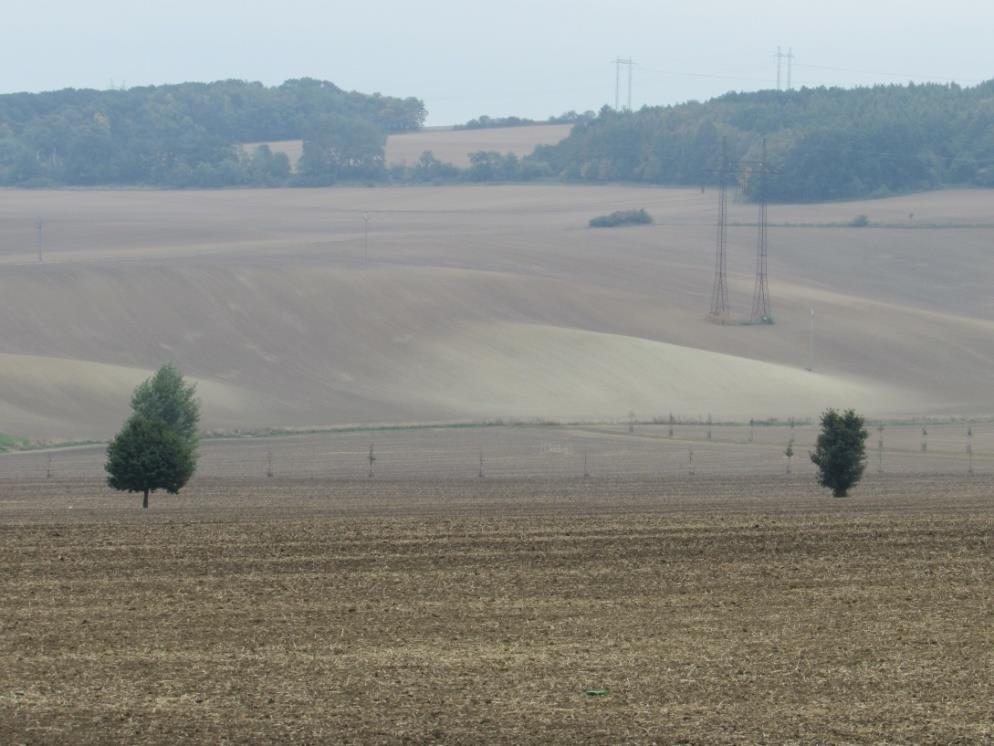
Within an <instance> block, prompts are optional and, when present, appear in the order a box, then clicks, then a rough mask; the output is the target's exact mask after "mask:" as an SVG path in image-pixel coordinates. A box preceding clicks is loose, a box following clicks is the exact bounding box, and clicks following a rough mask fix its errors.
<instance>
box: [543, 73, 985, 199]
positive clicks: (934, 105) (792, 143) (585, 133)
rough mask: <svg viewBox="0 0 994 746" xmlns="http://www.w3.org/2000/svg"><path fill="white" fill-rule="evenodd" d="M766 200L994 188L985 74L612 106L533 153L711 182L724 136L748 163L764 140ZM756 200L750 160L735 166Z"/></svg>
mask: <svg viewBox="0 0 994 746" xmlns="http://www.w3.org/2000/svg"><path fill="white" fill-rule="evenodd" d="M764 139H765V140H766V141H767V148H768V154H769V155H768V160H769V163H770V165H771V167H772V168H774V169H776V170H777V173H776V174H774V175H772V176H771V177H769V179H768V182H767V187H766V189H767V194H768V196H769V197H770V198H771V199H773V200H778V201H787V202H804V201H818V200H831V199H843V198H856V197H868V196H883V195H887V194H892V193H896V192H907V191H913V190H919V189H930V188H935V187H939V186H948V185H974V186H994V81H989V82H987V83H984V84H981V85H979V86H976V87H973V88H961V87H959V86H956V85H948V86H947V85H934V84H928V85H913V84H912V85H908V86H877V87H872V88H857V89H848V90H846V89H839V88H810V89H809V88H804V89H801V90H796V91H760V92H757V93H729V94H727V95H725V96H721V97H719V98H716V99H713V100H711V101H708V102H706V103H696V102H692V103H686V104H681V105H678V106H667V107H653V108H648V107H647V108H643V109H642V110H640V111H637V112H616V111H614V110H612V109H609V108H607V107H605V108H604V109H602V110H601V112H600V114H599V116H598V117H597V118H596V119H594V120H592V121H589V122H579V123H578V124H577V125H576V126H574V128H573V130H572V133H571V134H570V136H569V137H568V138H567V139H566V140H564V141H563V142H562V143H560V144H558V145H549V146H542V147H540V148H538V149H537V150H536V152H535V153H534V154H533V156H532V157H531V160H532V161H533V162H534V163H535V164H536V165H537V166H539V167H541V168H542V169H543V170H545V171H547V172H548V173H550V174H552V175H554V176H558V177H560V178H563V179H567V180H576V181H636V182H647V183H652V184H672V185H701V184H705V183H708V184H713V183H715V182H716V181H717V180H718V178H719V177H718V173H719V172H720V170H721V159H722V143H723V142H724V143H726V147H727V150H728V154H729V158H730V160H731V162H732V163H733V164H735V163H736V162H746V163H750V162H751V163H753V164H754V163H755V162H757V161H759V160H760V159H761V153H762V143H763V140H764ZM733 171H734V175H733V177H732V178H733V179H738V180H739V182H740V183H741V185H742V186H743V188H744V189H745V190H746V193H747V194H749V195H751V196H753V197H755V196H756V193H757V192H758V190H759V181H760V180H759V178H758V174H757V171H758V169H756V168H755V166H752V167H749V166H746V165H744V164H743V165H742V166H741V167H739V166H734V167H733Z"/></svg>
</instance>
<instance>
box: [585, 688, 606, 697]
mask: <svg viewBox="0 0 994 746" xmlns="http://www.w3.org/2000/svg"><path fill="white" fill-rule="evenodd" d="M584 694H586V695H587V696H588V697H606V696H607V694H608V690H607V689H588V690H587V691H585V692H584Z"/></svg>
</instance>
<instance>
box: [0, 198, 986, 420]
mask: <svg viewBox="0 0 994 746" xmlns="http://www.w3.org/2000/svg"><path fill="white" fill-rule="evenodd" d="M0 196H2V199H0V268H2V273H0V292H2V294H3V298H4V303H5V313H4V314H3V315H2V316H0V431H3V432H8V433H12V434H15V435H22V436H28V437H37V438H100V439H103V438H108V437H109V436H110V435H111V434H112V433H113V432H114V431H115V430H116V429H117V428H118V427H119V425H120V423H121V421H122V420H123V418H124V417H125V416H126V413H127V398H128V395H129V392H130V390H131V388H132V387H133V386H134V384H135V383H137V382H138V381H139V380H141V378H142V377H144V376H146V375H148V374H149V372H150V371H151V370H153V369H154V368H155V367H157V366H158V365H159V364H161V363H162V362H164V361H165V360H168V359H171V360H173V361H174V362H176V363H177V364H178V365H180V367H182V368H183V370H184V371H186V372H187V373H188V374H189V375H191V376H193V377H195V378H196V379H197V380H198V381H199V382H200V386H201V391H202V394H203V400H204V415H205V416H204V425H205V426H206V427H208V428H223V429H230V428H242V429H251V428H260V427H267V426H327V425H340V424H349V423H390V422H392V423H396V422H439V421H480V420H484V419H489V418H496V417H502V418H505V419H519V420H525V421H527V420H530V419H533V418H547V419H553V420H561V421H570V420H603V419H611V420H618V419H622V418H624V417H625V416H626V414H627V412H628V411H630V410H634V411H635V412H636V413H637V414H638V416H639V417H640V418H642V419H648V418H651V417H654V416H665V415H667V413H669V412H673V413H674V414H676V415H677V416H678V417H682V418H690V417H705V416H706V415H707V414H708V413H712V414H713V415H714V417H715V419H717V420H737V421H739V422H742V421H748V419H749V418H751V417H756V418H769V417H779V418H780V419H782V420H785V419H786V418H787V417H790V416H793V417H797V418H804V419H813V418H815V417H816V416H817V415H818V413H819V412H820V411H821V410H822V409H823V408H824V407H826V406H841V407H846V406H853V407H856V408H857V409H859V410H860V411H862V412H865V413H866V414H868V415H869V416H873V417H887V418H908V417H921V416H934V417H946V416H951V415H953V416H970V417H977V416H990V415H991V414H994V411H992V410H994V406H992V404H991V401H992V400H991V396H990V391H991V388H990V381H991V374H990V371H991V370H992V369H994V300H992V295H991V293H990V288H991V287H992V286H994V263H992V262H991V260H990V256H991V255H990V252H991V248H990V247H991V246H992V245H994V228H992V227H991V223H992V219H991V215H994V192H987V191H974V192H966V191H959V192H942V193H935V194H923V195H912V196H906V197H901V198H895V199H887V200H878V201H871V202H861V203H849V204H832V205H806V206H793V207H785V206H776V205H775V206H772V207H771V208H770V219H771V221H772V222H773V223H774V224H775V225H774V227H773V228H771V234H770V277H771V281H770V285H771V292H772V298H773V304H774V305H773V310H774V315H775V317H776V320H777V323H776V325H774V326H772V327H748V326H745V327H743V326H725V327H720V326H715V325H712V324H709V323H707V321H706V320H705V318H704V316H705V314H706V311H707V308H708V304H709V297H710V292H711V279H712V268H713V241H714V226H713V220H714V212H715V196H714V194H713V193H701V192H700V191H698V190H678V189H654V188H635V187H624V186H597V187H581V186H496V187H440V188H432V187H426V188H417V189H415V188H403V189H379V188H376V189H327V190H324V189H322V190H232V191H215V192H155V191H126V190H119V191H68V190H67V191H49V192H46V191H30V192H26V191H5V192H3V193H2V195H0ZM637 207H645V208H646V209H647V210H649V212H650V213H652V214H653V215H654V216H655V218H656V220H657V223H656V224H655V225H653V226H646V227H638V228H628V229H619V230H600V231H598V230H591V229H588V228H587V227H586V223H587V220H588V219H589V218H590V217H592V216H594V215H598V214H602V213H605V212H609V211H612V210H616V209H627V208H637ZM364 213H365V214H368V215H369V216H370V222H369V241H368V260H367V259H366V258H365V252H364V250H363V230H362V228H363V221H362V215H363V214H364ZM731 213H732V215H731V217H732V221H733V222H734V223H737V224H739V225H736V226H733V227H732V228H731V229H730V233H729V236H730V259H729V268H730V281H731V302H732V304H733V309H734V310H735V312H736V313H737V314H739V315H740V316H742V315H746V314H747V313H748V308H749V306H750V300H751V293H752V287H753V279H752V272H753V254H754V239H755V236H754V228H753V227H751V226H749V225H747V224H748V223H749V222H750V221H752V220H753V213H754V210H753V208H752V207H750V206H748V205H741V204H735V205H733V207H732V210H731ZM860 213H865V214H867V215H868V216H869V217H870V219H871V220H872V221H875V222H879V223H884V224H887V225H888V226H890V227H879V228H868V229H845V228H838V227H817V225H820V224H825V223H838V222H845V221H847V220H849V219H851V218H852V217H853V216H855V215H857V214H860ZM911 213H914V219H911V218H909V215H910V214H911ZM39 215H41V216H43V217H44V218H45V220H46V222H45V228H44V234H43V239H44V250H45V261H44V262H43V263H40V264H39V263H38V262H37V261H36V248H37V247H36V233H35V230H34V221H35V219H36V218H37V217H38V216H39ZM785 224H791V226H792V227H776V226H777V225H785ZM811 306H814V307H815V309H816V313H817V318H816V321H817V342H816V354H815V370H814V372H813V373H811V372H808V371H805V370H804V366H805V365H806V364H807V362H808V329H809V316H808V309H809V307H811Z"/></svg>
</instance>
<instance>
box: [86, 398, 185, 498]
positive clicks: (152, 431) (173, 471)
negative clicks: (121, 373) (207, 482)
mask: <svg viewBox="0 0 994 746" xmlns="http://www.w3.org/2000/svg"><path fill="white" fill-rule="evenodd" d="M104 468H105V469H106V470H107V484H108V485H110V486H111V487H113V488H114V489H115V490H122V491H127V492H141V493H143V497H142V509H143V510H148V495H149V493H150V492H155V491H156V490H165V491H166V492H169V493H170V494H173V495H175V494H176V493H177V492H179V490H180V488H181V487H183V485H185V484H186V483H187V482H188V481H189V479H190V477H191V476H193V471H194V469H195V468H196V454H195V452H194V449H193V448H192V447H191V446H190V444H189V443H187V442H186V441H184V440H183V439H182V438H180V437H179V436H178V435H177V434H176V433H175V432H173V431H172V430H170V429H169V428H168V427H166V425H165V424H164V423H163V422H162V421H161V420H150V419H148V418H147V417H142V416H140V415H133V416H132V417H131V418H130V419H129V420H128V421H127V422H126V423H125V424H124V427H123V428H122V429H121V432H119V433H118V434H117V435H116V436H115V438H114V440H113V441H111V444H110V445H109V446H108V447H107V464H106V466H105V467H104Z"/></svg>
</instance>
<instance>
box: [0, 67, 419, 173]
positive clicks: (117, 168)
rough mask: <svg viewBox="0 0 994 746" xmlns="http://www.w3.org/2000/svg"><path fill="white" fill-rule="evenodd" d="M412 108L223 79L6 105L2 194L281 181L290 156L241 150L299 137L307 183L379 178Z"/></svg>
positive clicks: (327, 90)
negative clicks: (16, 188)
mask: <svg viewBox="0 0 994 746" xmlns="http://www.w3.org/2000/svg"><path fill="white" fill-rule="evenodd" d="M425 116H426V111H425V107H424V104H423V103H422V102H421V101H420V100H418V99H415V98H405V99H400V98H393V97H388V96H381V95H379V94H374V95H365V94H361V93H356V92H347V91H344V90H342V89H340V88H338V87H337V86H335V85H333V84H332V83H329V82H327V81H321V80H313V79H308V78H305V79H300V80H288V81H286V82H285V83H283V84H282V85H279V86H275V87H267V86H264V85H262V84H261V83H250V82H245V81H240V80H226V81H219V82H215V83H183V84H179V85H163V86H147V87H139V88H130V89H127V90H107V91H97V90H76V89H66V90H62V91H52V92H48V93H37V94H32V93H16V94H7V95H2V96H0V184H3V185H21V186H44V185H97V184H121V185H151V186H178V187H187V186H198V187H215V186H228V185H238V184H260V185H266V184H274V183H285V182H286V181H287V180H288V179H289V178H290V175H291V174H290V172H291V169H290V164H289V162H288V160H287V159H286V156H284V155H282V154H274V153H272V152H270V151H269V149H268V148H262V149H258V150H256V151H254V152H250V153H246V152H244V150H243V149H242V148H241V147H240V144H241V143H246V142H265V141H276V140H294V139H303V140H304V141H305V148H304V151H305V152H304V158H303V159H302V162H301V164H300V172H301V178H302V179H304V180H308V179H310V180H313V181H318V182H330V181H335V180H338V179H343V178H370V177H375V178H379V177H381V176H383V175H384V169H383V143H384V142H385V138H386V135H387V134H388V133H396V132H409V131H413V130H417V129H420V128H421V126H422V125H423V124H424V119H425Z"/></svg>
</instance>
